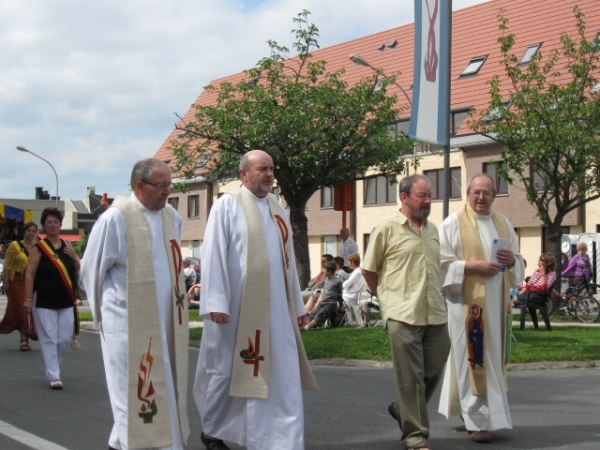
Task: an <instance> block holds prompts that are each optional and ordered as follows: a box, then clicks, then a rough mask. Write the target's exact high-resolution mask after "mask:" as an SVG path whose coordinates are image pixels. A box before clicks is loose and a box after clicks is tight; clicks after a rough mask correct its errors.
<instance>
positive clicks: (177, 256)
mask: <svg viewBox="0 0 600 450" xmlns="http://www.w3.org/2000/svg"><path fill="white" fill-rule="evenodd" d="M169 242H171V255H172V256H173V267H174V269H175V285H174V286H173V290H174V292H175V304H176V305H177V313H178V319H179V325H182V324H183V310H184V306H183V300H184V299H185V293H181V291H180V290H179V276H180V275H181V270H182V267H183V258H182V257H181V248H179V244H178V243H177V241H176V240H175V239H171V240H170V241H169Z"/></svg>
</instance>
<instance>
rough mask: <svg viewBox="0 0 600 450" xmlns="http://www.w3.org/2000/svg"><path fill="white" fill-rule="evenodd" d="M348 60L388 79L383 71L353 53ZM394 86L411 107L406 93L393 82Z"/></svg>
mask: <svg viewBox="0 0 600 450" xmlns="http://www.w3.org/2000/svg"><path fill="white" fill-rule="evenodd" d="M349 58H350V61H352V62H353V63H354V64H358V65H359V66H365V67H370V68H371V69H372V70H373V71H374V72H375V73H380V74H381V75H383V76H384V77H386V78H389V77H388V76H387V75H386V74H385V73H383V70H381V69H377V68H375V67H373V66H372V65H371V64H369V62H368V61H367V60H366V59H365V58H363V57H362V56H360V55H359V54H357V53H353V54H352V55H350V56H349ZM394 84H395V85H396V86H397V87H398V89H400V91H402V93H403V94H404V96H405V97H406V100H408V104H409V105H410V106H411V107H412V101H411V99H410V97H409V96H408V93H407V92H406V91H405V90H404V88H403V87H402V86H400V85H399V84H398V83H396V82H395V81H394Z"/></svg>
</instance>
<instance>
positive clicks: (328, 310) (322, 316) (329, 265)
mask: <svg viewBox="0 0 600 450" xmlns="http://www.w3.org/2000/svg"><path fill="white" fill-rule="evenodd" d="M323 268H324V269H325V284H324V285H323V291H322V292H321V295H320V296H319V300H317V303H316V305H315V308H314V309H313V310H312V312H311V313H310V315H309V316H308V320H309V322H308V325H306V326H305V327H304V330H310V329H311V328H314V327H317V326H319V327H322V326H323V325H324V324H325V322H326V321H327V320H328V319H330V318H331V317H332V316H334V315H337V314H336V313H337V311H338V308H339V307H340V305H339V301H340V299H341V298H342V281H341V280H340V279H339V278H337V277H336V276H335V271H336V266H335V263H334V262H326V263H325V264H323Z"/></svg>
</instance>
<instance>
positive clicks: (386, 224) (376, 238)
mask: <svg viewBox="0 0 600 450" xmlns="http://www.w3.org/2000/svg"><path fill="white" fill-rule="evenodd" d="M399 191H400V201H401V202H402V207H401V208H400V214H397V215H395V216H392V217H388V218H387V219H385V220H383V221H382V222H381V223H379V224H378V225H376V226H375V228H374V229H373V232H372V233H371V238H370V241H369V246H368V247H367V252H366V256H365V262H364V265H363V271H362V272H363V275H364V277H365V280H366V281H367V284H368V286H369V288H370V290H371V291H372V292H373V294H374V295H376V296H377V298H378V299H379V304H380V306H381V311H382V313H383V317H384V320H385V324H386V327H387V330H388V336H389V339H390V348H391V352H392V362H393V365H394V375H395V378H396V389H397V392H398V400H397V401H395V402H393V403H392V404H390V406H389V407H388V412H389V413H390V415H391V416H392V417H393V418H394V419H395V420H396V421H398V425H399V426H400V430H401V431H402V443H403V444H404V445H405V446H406V448H407V449H429V446H428V445H427V439H428V438H429V418H428V415H427V402H428V401H429V399H430V398H431V396H432V395H433V393H434V391H435V389H436V387H437V385H438V382H439V381H440V379H441V376H442V373H443V369H444V364H445V361H446V359H447V358H448V353H449V351H450V338H449V335H448V326H447V312H446V306H445V304H444V301H443V299H442V294H441V281H440V240H439V236H438V230H437V228H436V226H435V225H434V224H433V223H431V222H429V221H428V220H427V216H429V212H430V210H431V185H430V184H429V181H428V180H427V178H425V177H424V176H422V175H412V176H410V177H406V178H404V179H402V180H401V181H400V186H399Z"/></svg>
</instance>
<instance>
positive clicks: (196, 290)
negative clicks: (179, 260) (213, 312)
mask: <svg viewBox="0 0 600 450" xmlns="http://www.w3.org/2000/svg"><path fill="white" fill-rule="evenodd" d="M201 288H202V285H201V284H200V283H196V284H193V285H192V286H191V287H190V289H189V290H188V293H187V300H188V309H200V289H201Z"/></svg>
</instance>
